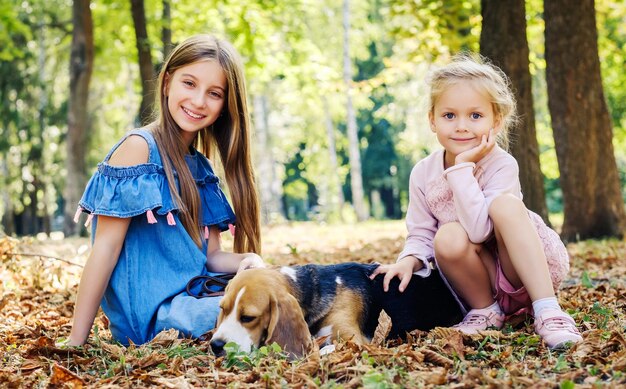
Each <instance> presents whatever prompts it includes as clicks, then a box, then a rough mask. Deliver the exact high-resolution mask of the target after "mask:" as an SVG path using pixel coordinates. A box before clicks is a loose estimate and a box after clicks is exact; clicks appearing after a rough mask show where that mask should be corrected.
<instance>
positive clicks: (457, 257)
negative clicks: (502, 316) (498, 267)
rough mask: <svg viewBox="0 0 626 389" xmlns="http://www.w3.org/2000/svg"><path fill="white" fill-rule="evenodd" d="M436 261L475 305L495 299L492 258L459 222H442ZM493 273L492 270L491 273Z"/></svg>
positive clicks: (462, 293) (472, 305) (436, 246)
mask: <svg viewBox="0 0 626 389" xmlns="http://www.w3.org/2000/svg"><path fill="white" fill-rule="evenodd" d="M434 246H435V257H436V258H437V264H438V265H439V268H440V269H441V271H442V272H443V274H444V275H445V277H446V279H447V280H448V281H449V282H450V284H451V285H452V287H453V288H454V290H455V291H456V292H457V293H458V294H459V295H460V296H461V297H462V298H463V299H464V300H465V301H466V302H467V303H468V304H469V305H470V306H471V307H472V308H474V309H479V308H485V307H488V306H490V305H492V304H493V303H494V299H493V292H492V290H491V285H492V283H491V276H495V266H493V259H492V258H491V256H490V255H489V254H488V253H487V251H486V250H482V245H479V244H475V243H472V242H471V241H470V240H469V238H468V236H467V233H466V232H465V229H463V227H462V226H461V225H460V224H459V223H456V222H455V223H447V224H444V225H443V226H441V228H439V230H438V231H437V234H436V235H435V241H434ZM490 273H491V274H490Z"/></svg>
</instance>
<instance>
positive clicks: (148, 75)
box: [130, 0, 155, 125]
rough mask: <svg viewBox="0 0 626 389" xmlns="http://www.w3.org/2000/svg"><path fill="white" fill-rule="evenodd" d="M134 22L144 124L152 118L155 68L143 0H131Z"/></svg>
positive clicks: (141, 115) (141, 116)
mask: <svg viewBox="0 0 626 389" xmlns="http://www.w3.org/2000/svg"><path fill="white" fill-rule="evenodd" d="M130 3H131V13H132V15H133V24H134V25H135V39H136V42H137V55H138V58H139V75H140V77H141V90H142V98H141V106H140V107H139V121H140V122H141V124H142V125H145V124H148V123H149V122H150V121H151V120H152V107H153V104H154V79H155V75H154V68H153V66H152V56H151V54H150V41H149V40H148V30H147V29H146V12H145V9H144V3H143V0H130Z"/></svg>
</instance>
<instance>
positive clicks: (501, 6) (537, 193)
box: [480, 0, 548, 221]
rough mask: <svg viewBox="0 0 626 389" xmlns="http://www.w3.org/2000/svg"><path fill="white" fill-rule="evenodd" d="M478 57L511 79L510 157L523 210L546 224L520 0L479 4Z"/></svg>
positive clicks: (524, 16)
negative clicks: (514, 115)
mask: <svg viewBox="0 0 626 389" xmlns="http://www.w3.org/2000/svg"><path fill="white" fill-rule="evenodd" d="M481 13H482V17H483V22H482V31H481V34H480V53H481V54H482V55H484V56H485V57H487V58H489V59H490V60H491V61H492V62H493V63H494V64H495V65H497V66H499V67H500V68H501V69H502V70H503V71H504V72H505V73H506V75H507V76H509V78H510V79H511V83H512V86H513V90H514V92H515V98H516V100H517V109H518V115H519V119H520V120H519V122H518V123H517V124H516V125H515V126H513V127H512V128H511V129H510V134H511V135H512V136H511V138H512V142H511V154H513V156H514V157H515V159H516V160H517V163H518V164H519V168H520V169H519V172H520V173H519V174H520V182H521V184H522V193H523V194H524V203H525V204H526V206H527V207H528V208H529V209H530V210H532V211H535V212H536V213H537V214H539V215H540V216H541V217H542V218H543V219H544V220H546V221H548V209H547V207H546V198H545V190H544V187H543V175H542V174H541V167H540V164H539V144H538V142H537V133H536V131H535V111H534V109H533V95H532V86H531V76H530V71H529V65H528V61H529V60H528V40H527V39H526V9H525V5H524V0H511V1H501V0H482V2H481Z"/></svg>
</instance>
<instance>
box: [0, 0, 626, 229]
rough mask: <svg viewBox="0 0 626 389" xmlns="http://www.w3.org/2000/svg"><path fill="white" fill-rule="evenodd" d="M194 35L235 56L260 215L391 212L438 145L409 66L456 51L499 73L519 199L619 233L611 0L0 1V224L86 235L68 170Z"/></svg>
mask: <svg viewBox="0 0 626 389" xmlns="http://www.w3.org/2000/svg"><path fill="white" fill-rule="evenodd" d="M196 33H212V34H216V35H218V36H221V37H224V38H226V39H229V40H230V41H231V42H233V44H234V45H235V47H236V48H237V49H238V50H239V52H240V53H241V54H242V56H243V58H244V62H245V66H246V74H247V81H248V87H249V96H248V97H249V102H250V106H251V107H252V109H251V111H252V112H253V121H254V126H255V135H254V137H255V138H254V140H253V144H254V145H255V150H254V157H255V166H256V172H257V177H258V184H259V192H260V196H261V200H262V206H263V219H264V220H263V221H264V222H265V223H278V222H281V221H285V220H316V221H324V222H329V223H339V222H344V223H348V222H356V221H362V220H366V219H368V218H374V219H398V218H402V217H403V215H404V213H405V211H406V207H407V203H408V182H409V174H410V170H411V168H412V166H413V165H414V164H415V163H416V162H417V161H418V160H419V159H420V158H423V157H424V156H425V155H426V154H427V153H428V152H429V151H431V150H433V148H436V147H438V145H437V144H436V139H435V137H434V136H433V135H432V133H431V132H430V129H429V127H428V124H427V113H426V109H425V102H426V97H427V96H426V91H425V87H424V78H425V76H426V74H427V73H428V71H429V69H431V68H432V67H433V66H436V65H438V64H440V63H443V62H446V61H447V60H448V59H449V58H450V56H451V55H454V54H455V53H457V52H459V51H463V50H470V51H474V52H480V53H481V54H483V55H485V56H486V57H488V58H490V59H491V60H492V61H493V62H494V63H496V64H497V65H499V66H501V67H502V68H503V70H504V71H505V72H506V73H507V74H508V75H509V77H510V78H511V80H512V83H513V87H514V89H515V91H516V94H517V98H518V104H519V110H520V118H521V120H520V122H519V124H518V125H517V127H516V128H514V129H513V140H514V143H513V145H512V148H511V152H512V154H513V155H514V156H515V157H516V158H517V160H518V162H519V164H520V174H521V180H522V187H523V191H524V195H525V202H526V204H527V205H528V206H529V208H531V209H533V210H535V211H536V212H537V213H539V214H541V215H542V216H544V218H546V219H548V218H549V219H550V221H551V222H552V224H553V225H557V226H559V228H560V231H561V233H562V236H563V238H564V239H566V240H570V241H572V240H577V239H586V238H598V237H604V236H617V237H621V236H623V232H624V227H625V222H626V217H625V215H624V202H625V193H626V191H625V185H626V72H625V71H624V69H626V51H625V50H626V49H625V47H626V3H625V2H623V1H621V0H596V1H595V2H594V1H592V0H581V1H569V0H545V2H544V1H541V0H528V1H522V0H509V1H500V0H482V1H479V0H458V1H446V0H412V1H408V0H342V1H339V0H223V1H215V0H202V1H200V0H74V1H72V0H58V1H55V2H51V1H49V0H2V1H0V171H1V174H0V177H1V178H0V190H1V193H2V199H1V200H0V215H1V216H2V227H1V229H0V232H1V231H4V233H5V234H8V235H33V234H37V233H42V232H43V233H46V234H50V233H51V232H52V231H60V230H63V231H64V232H65V234H66V235H71V234H76V233H84V232H85V231H84V229H83V228H82V226H80V225H75V224H74V223H73V222H72V221H71V219H72V216H73V214H74V211H75V210H76V205H77V202H78V200H79V198H80V195H81V194H82V191H83V189H84V187H85V184H86V181H87V179H88V178H89V176H90V175H91V173H92V172H93V171H94V169H95V167H96V164H97V163H98V162H99V161H101V160H102V158H103V157H104V156H105V154H106V152H107V151H108V150H109V148H110V147H111V146H112V145H113V144H114V143H115V142H116V141H117V140H118V139H119V138H120V137H121V136H122V135H123V134H124V132H126V131H128V130H129V129H132V128H134V127H137V126H140V125H141V124H142V123H145V122H146V121H148V120H149V114H150V110H151V108H150V107H151V103H152V100H153V98H154V94H153V91H152V88H153V81H154V79H155V78H156V74H157V73H158V70H159V67H160V65H161V63H162V62H163V60H164V58H165V57H166V56H167V54H168V52H169V50H171V48H172V47H173V45H175V44H176V43H177V42H180V41H181V40H183V39H184V38H186V37H188V36H190V35H192V34H196ZM218 162H219V161H218ZM81 229H82V231H81Z"/></svg>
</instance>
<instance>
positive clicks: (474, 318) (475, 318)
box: [455, 313, 487, 327]
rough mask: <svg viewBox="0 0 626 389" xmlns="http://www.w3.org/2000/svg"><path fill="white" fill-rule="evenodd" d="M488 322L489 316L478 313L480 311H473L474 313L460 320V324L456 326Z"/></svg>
mask: <svg viewBox="0 0 626 389" xmlns="http://www.w3.org/2000/svg"><path fill="white" fill-rule="evenodd" d="M486 322H487V316H485V315H481V314H478V313H472V314H469V315H467V316H466V317H465V319H463V321H462V322H460V323H459V324H457V325H456V326H461V325H480V324H482V323H486ZM456 326H455V327H456Z"/></svg>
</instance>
